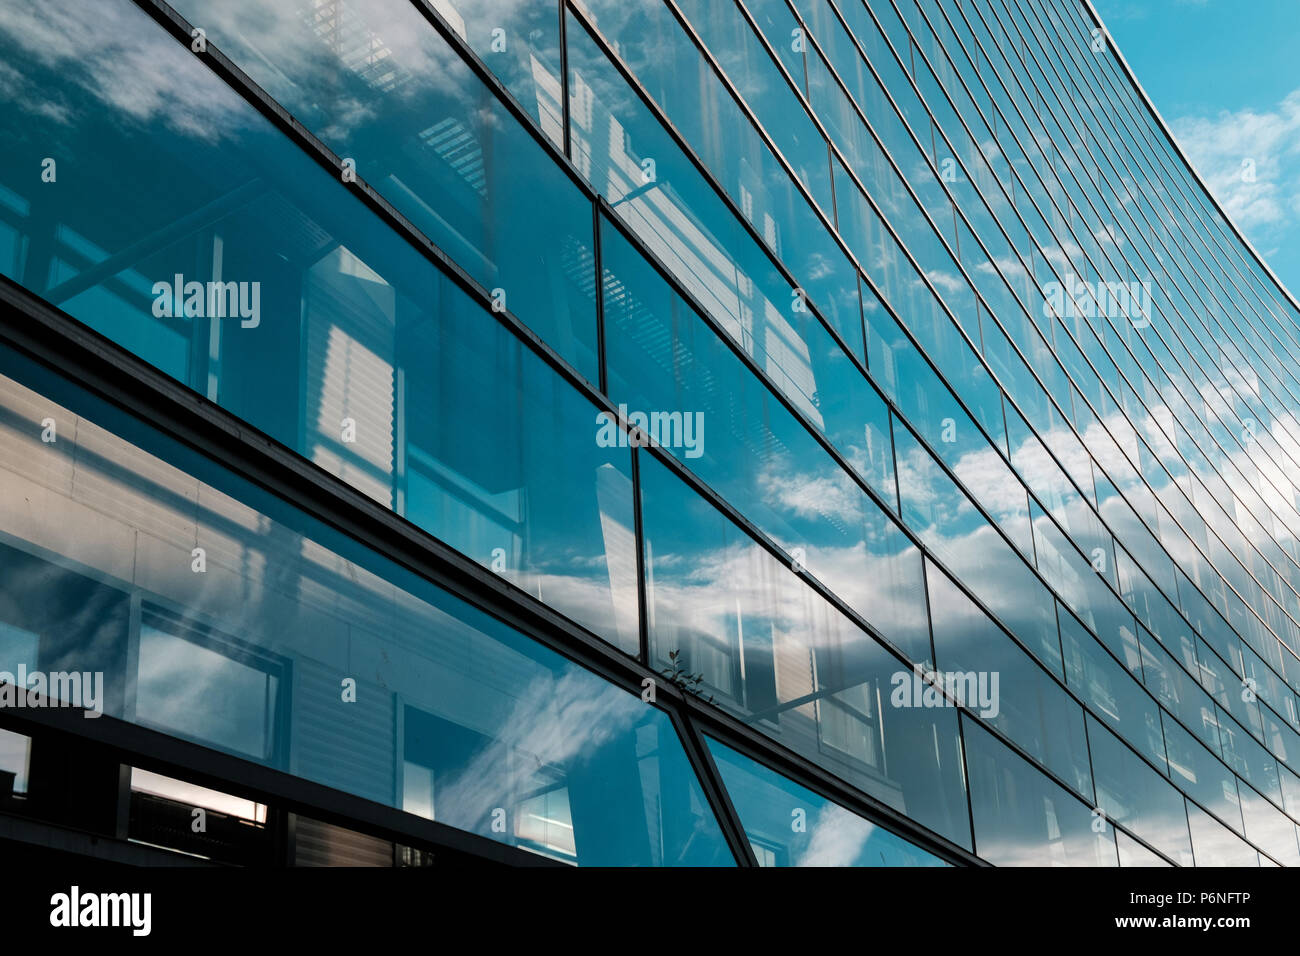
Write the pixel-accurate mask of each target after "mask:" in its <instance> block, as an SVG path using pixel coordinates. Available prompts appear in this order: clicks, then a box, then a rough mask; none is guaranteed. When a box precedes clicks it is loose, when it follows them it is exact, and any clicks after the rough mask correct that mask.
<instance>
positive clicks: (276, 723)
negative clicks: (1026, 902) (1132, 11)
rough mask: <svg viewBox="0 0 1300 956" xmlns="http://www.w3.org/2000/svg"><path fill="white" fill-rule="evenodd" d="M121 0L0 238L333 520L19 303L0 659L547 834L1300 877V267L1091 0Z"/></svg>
mask: <svg viewBox="0 0 1300 956" xmlns="http://www.w3.org/2000/svg"><path fill="white" fill-rule="evenodd" d="M101 7H102V9H99V10H97V12H96V19H95V21H94V22H93V23H92V22H90V21H89V20H88V19H87V16H86V14H85V12H84V10H83V9H82V7H81V5H79V4H77V3H75V2H72V0H48V2H46V3H43V4H41V5H39V6H32V5H29V4H26V3H21V2H18V0H0V138H2V139H3V141H4V143H5V144H6V149H5V150H4V151H3V152H2V153H0V276H3V280H0V281H3V282H4V283H5V289H6V291H7V292H8V293H11V294H12V296H16V297H18V298H22V297H26V301H29V302H31V303H33V304H34V305H33V307H35V306H36V305H40V306H41V307H45V306H52V307H55V308H56V309H58V310H60V311H61V312H62V313H63V314H65V315H66V317H68V318H69V319H70V320H72V321H71V322H68V323H67V327H68V328H69V329H76V330H84V329H89V330H93V332H94V333H95V334H96V335H97V336H99V337H102V338H100V339H95V341H98V342H99V343H100V347H101V349H103V350H105V351H106V352H107V353H108V354H111V355H114V356H116V357H117V360H119V361H120V362H124V363H125V365H124V367H138V368H141V369H143V368H145V367H146V366H147V367H149V368H151V369H153V370H156V371H158V372H161V373H163V374H164V375H165V376H168V377H169V378H170V380H172V381H173V382H174V383H178V384H179V385H181V386H184V388H185V389H187V390H188V391H186V392H184V394H185V395H187V396H190V399H192V400H193V401H195V402H198V401H199V400H200V399H201V400H202V402H203V407H204V408H209V409H211V410H212V414H213V415H215V416H218V417H219V418H220V419H221V420H222V421H225V422H227V423H228V429H227V430H228V431H231V432H237V433H238V434H239V435H240V441H242V442H243V445H241V446H239V447H241V448H244V449H245V450H246V453H247V455H248V456H249V457H250V460H251V459H252V458H255V457H256V456H258V455H260V454H263V453H264V452H265V449H266V448H268V447H273V448H274V449H277V450H279V451H282V452H284V453H285V455H286V457H287V459H288V460H290V461H291V462H293V463H295V464H294V467H298V468H300V469H301V470H302V473H303V474H304V475H308V474H310V475H311V476H313V480H314V481H320V482H324V483H325V484H326V486H327V487H330V488H334V489H335V490H336V491H337V493H338V494H339V495H340V496H341V497H340V499H339V500H340V501H343V502H352V505H347V504H340V505H338V506H337V507H338V508H340V509H342V510H340V511H338V512H335V513H332V514H331V513H326V511H328V510H329V509H328V507H327V506H325V505H319V504H314V503H312V504H309V503H306V502H302V501H297V500H286V496H285V495H283V494H280V493H277V492H275V491H274V490H268V489H266V488H262V487H259V486H257V484H256V483H255V482H252V481H250V480H249V479H248V477H247V476H246V475H245V474H243V472H244V471H245V470H247V469H251V468H252V465H245V464H244V463H243V462H242V461H241V457H240V456H241V455H242V454H243V452H240V453H239V454H237V455H234V456H233V457H232V456H231V454H230V453H228V452H227V453H218V452H217V450H216V447H215V445H214V446H213V448H204V447H202V446H203V442H202V441H199V442H197V445H198V447H190V446H188V445H187V446H184V447H182V445H181V444H178V443H176V442H175V441H174V440H173V438H171V437H168V435H166V434H165V431H166V430H165V429H163V428H161V426H158V427H155V424H154V423H153V422H152V419H151V416H150V410H149V409H148V408H142V407H132V405H131V403H130V401H128V400H125V399H122V400H116V399H115V400H113V401H106V400H104V399H102V398H101V397H97V396H96V395H94V394H92V392H91V391H90V390H88V389H86V388H85V387H83V386H82V385H81V384H80V383H78V382H77V381H76V376H75V375H73V374H71V373H68V372H66V371H61V370H59V369H51V368H48V367H46V366H47V365H48V364H49V363H45V364H41V363H39V362H36V361H32V360H30V359H29V358H27V357H23V356H21V355H20V354H19V351H21V350H19V349H17V348H15V347H12V346H13V341H14V336H12V335H9V334H8V333H5V336H4V337H5V340H6V343H7V344H4V346H3V348H0V412H3V414H2V415H0V427H2V428H3V429H4V430H5V432H6V438H5V440H4V442H3V443H0V447H3V448H4V449H6V451H5V454H6V458H5V460H4V461H3V462H0V466H2V467H3V469H4V470H3V473H2V474H3V477H0V481H3V482H4V483H5V485H6V490H5V492H4V495H3V496H0V500H2V501H3V506H4V512H3V514H2V515H0V552H2V553H0V563H2V564H3V565H4V566H5V570H6V574H5V575H4V579H5V581H7V582H9V583H7V584H6V585H4V586H3V589H0V672H6V673H10V674H16V673H17V672H18V667H19V666H20V665H21V666H22V667H23V668H25V669H26V670H27V671H43V672H54V671H59V670H69V671H78V672H87V673H91V672H93V673H99V674H101V675H102V677H103V680H104V696H103V699H102V701H101V703H102V711H103V713H104V714H105V715H106V716H107V717H109V718H112V720H113V721H119V722H121V723H123V724H126V725H131V726H135V727H142V728H148V729H150V730H153V731H157V732H160V733H162V734H165V735H168V736H171V737H175V738H177V739H179V740H183V741H187V742H189V743H191V744H196V745H198V746H199V748H200V749H201V750H212V751H215V752H219V753H221V754H224V755H227V756H231V757H236V758H238V759H239V760H242V761H246V762H248V763H250V764H253V765H257V766H258V767H260V768H265V769H269V770H274V771H277V772H278V773H280V774H283V775H284V776H285V777H286V778H301V779H303V780H307V781H311V782H313V783H315V784H319V785H322V786H324V787H327V788H330V789H331V790H334V791H339V792H341V793H343V794H347V795H349V796H351V797H356V798H362V799H364V800H367V801H372V802H374V803H376V804H379V805H382V806H383V807H385V808H388V809H390V810H395V811H401V813H402V814H405V815H409V817H411V818H420V819H423V820H432V821H435V822H437V823H439V824H442V825H445V826H446V827H449V828H451V829H453V830H456V831H460V832H464V833H467V834H474V835H477V836H479V837H482V838H484V839H485V840H487V841H491V842H493V843H496V844H504V845H506V846H508V847H513V848H517V849H522V850H524V851H527V852H530V853H533V854H537V855H539V856H542V857H546V858H548V859H550V860H553V861H558V862H562V863H577V864H614V865H649V864H655V865H721V864H726V865H730V864H735V863H741V864H755V863H757V864H762V865H800V864H803V865H832V864H836V865H875V866H880V865H890V866H893V865H935V864H944V863H956V864H972V863H976V864H977V863H980V862H986V863H990V864H994V865H1018V864H1019V865H1043V864H1048V865H1071V866H1152V865H1178V866H1191V865H1197V866H1203V865H1241V864H1243V863H1245V864H1248V865H1256V864H1258V865H1271V864H1282V865H1291V864H1300V706H1298V705H1297V695H1300V497H1298V496H1297V491H1298V489H1300V417H1298V416H1297V412H1298V411H1300V375H1298V373H1297V371H1296V370H1297V369H1298V368H1300V362H1297V361H1296V359H1297V357H1300V307H1298V306H1297V304H1296V302H1295V301H1294V300H1293V299H1292V298H1291V296H1290V295H1289V294H1288V293H1287V292H1286V291H1285V290H1284V289H1283V288H1281V287H1280V285H1279V284H1278V283H1277V281H1276V279H1275V278H1274V277H1273V276H1272V274H1271V273H1270V272H1269V271H1268V269H1267V267H1266V266H1264V265H1263V263H1262V262H1261V261H1260V260H1259V259H1258V257H1257V256H1256V255H1255V253H1254V251H1253V250H1252V249H1251V248H1250V247H1249V245H1248V244H1247V243H1246V242H1245V241H1244V240H1243V239H1242V238H1241V236H1240V235H1239V234H1238V232H1237V231H1236V229H1235V227H1234V226H1233V225H1232V224H1231V223H1230V222H1229V221H1228V220H1227V218H1226V217H1225V215H1224V213H1223V212H1222V210H1221V209H1220V208H1219V207H1218V206H1217V205H1216V203H1215V202H1214V201H1213V199H1212V198H1211V197H1210V196H1209V195H1208V193H1207V191H1206V189H1205V187H1204V185H1203V184H1202V183H1201V181H1200V180H1199V179H1198V178H1197V176H1196V175H1195V174H1194V173H1193V172H1192V171H1191V169H1190V167H1189V165H1188V163H1187V162H1186V160H1185V159H1184V157H1183V156H1182V155H1181V153H1179V151H1178V150H1177V148H1176V146H1175V145H1174V144H1173V142H1172V140H1171V138H1170V137H1169V135H1168V133H1167V131H1166V130H1165V128H1164V126H1163V125H1162V123H1161V121H1160V119H1159V118H1158V116H1156V114H1155V113H1154V111H1153V109H1152V108H1151V106H1150V104H1149V103H1148V102H1147V101H1146V99H1145V97H1144V96H1143V95H1142V94H1141V92H1140V90H1139V89H1138V87H1137V86H1136V84H1135V82H1134V80H1133V78H1132V77H1131V75H1130V74H1129V72H1128V70H1127V67H1126V66H1125V65H1124V63H1123V61H1122V59H1121V58H1120V57H1119V55H1118V53H1117V51H1116V50H1115V49H1113V47H1112V45H1111V43H1110V39H1109V37H1108V35H1107V34H1106V32H1105V29H1104V27H1103V26H1102V25H1101V24H1100V23H1099V21H1098V19H1097V17H1096V14H1095V11H1093V9H1092V7H1091V5H1090V4H1089V3H1088V2H1087V0H1083V2H1081V3H1075V2H1070V3H1053V2H1049V0H961V2H949V3H939V2H934V0H873V2H871V3H866V2H864V0H710V2H704V0H638V2H627V0H546V2H542V0H500V2H494V3H481V2H473V0H365V2H363V0H277V2H272V0H173V3H172V5H171V6H166V5H164V4H162V3H160V2H155V0H104V2H103V4H101ZM5 321H6V322H7V323H10V324H11V325H13V326H14V327H15V328H16V327H17V326H18V325H20V324H21V315H20V314H19V313H18V312H15V315H14V316H11V317H7V318H6V319H5ZM132 363H139V364H138V365H135V366H133V365H132ZM51 423H52V425H51ZM200 430H201V429H200ZM191 444H194V443H191ZM277 453H278V452H277ZM331 507H332V506H331ZM349 508H351V509H352V510H353V511H355V512H356V514H358V515H359V514H362V513H364V514H365V515H373V514H374V513H379V514H381V515H382V516H383V517H384V519H386V520H390V521H391V522H392V523H393V526H394V527H400V528H402V529H404V530H403V533H404V534H406V535H408V536H409V537H410V539H411V540H413V541H416V542H423V545H419V546H421V547H425V549H426V550H427V551H428V554H429V555H430V557H429V560H430V561H433V562H434V563H435V564H436V563H438V562H442V563H443V564H446V565H448V566H449V567H454V568H455V569H456V573H457V574H460V575H461V579H462V580H463V582H471V583H463V584H462V586H461V587H462V589H463V593H461V591H459V590H458V588H457V586H453V585H447V584H445V583H434V582H432V581H430V580H428V579H427V577H426V576H422V575H421V574H420V573H417V572H416V571H414V570H412V569H411V568H410V567H407V566H405V564H404V562H402V561H399V560H398V559H397V556H396V555H393V554H386V553H385V546H384V545H383V543H382V542H376V541H371V540H364V539H359V536H358V535H357V534H355V533H353V532H349V531H346V530H340V529H341V528H344V527H346V526H347V525H348V521H349V513H350V512H349ZM321 509H325V510H321ZM367 520H370V519H369V518H368V519H367ZM74 528H75V533H72V532H71V531H70V529H74ZM199 565H202V568H200V567H199ZM473 582H477V583H473ZM517 615H518V616H522V620H515V617H516V616H517ZM542 620H544V621H546V622H549V623H547V624H546V626H542V625H540V624H535V623H534V624H530V623H528V622H530V621H533V622H535V621H542ZM3 680H4V677H3V673H0V682H2V681H3ZM349 682H351V684H350V689H351V692H352V697H351V699H350V700H349V699H347V698H348V692H349ZM340 688H342V693H340ZM3 716H4V711H3V708H0V717H3ZM3 733H4V734H5V735H7V736H5V737H0V761H7V763H0V770H2V771H5V772H7V773H11V774H12V775H13V781H12V783H11V788H12V789H13V793H14V797H13V798H11V799H16V798H18V797H21V796H22V795H23V794H24V793H25V788H27V787H28V786H29V783H30V782H31V781H32V780H35V771H34V770H33V769H31V768H29V765H28V762H27V758H26V756H24V755H25V754H26V753H27V751H26V750H24V749H23V748H22V747H21V746H19V744H18V743H14V742H12V741H9V740H8V737H13V736H14V732H11V731H9V730H4V731H3ZM195 752H199V751H195ZM10 763H12V764H13V767H10V766H9V764H10ZM35 766H36V765H35V764H32V767H35ZM182 769H183V768H182ZM277 779H278V778H277ZM235 789H238V788H237V787H236V788H235ZM394 819H395V820H397V821H398V822H397V823H393V824H392V825H393V826H399V824H400V819H401V818H400V817H395V818H394Z"/></svg>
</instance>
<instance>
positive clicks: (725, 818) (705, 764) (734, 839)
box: [670, 709, 758, 866]
mask: <svg viewBox="0 0 1300 956" xmlns="http://www.w3.org/2000/svg"><path fill="white" fill-rule="evenodd" d="M670 715H671V717H672V721H673V727H674V728H675V729H676V731H677V736H678V738H680V740H681V745H682V750H683V751H684V752H685V754H686V759H687V761H689V762H690V765H691V769H692V770H693V771H694V772H695V777H696V779H697V780H698V781H699V784H700V788H701V789H702V790H703V791H704V799H705V800H706V801H707V802H708V804H709V807H710V808H711V809H712V811H713V815H714V817H715V818H716V819H717V821H718V826H719V828H721V830H722V835H723V837H724V838H725V839H726V841H727V846H728V847H729V848H730V850H731V853H732V855H733V856H734V857H735V858H736V864H737V865H738V866H758V859H757V858H756V857H755V856H754V848H753V847H752V846H750V843H749V837H748V836H747V835H746V833H745V825H744V821H742V820H741V819H740V815H739V814H738V813H737V812H736V807H735V805H734V804H732V802H731V795H730V794H728V793H727V788H726V785H725V784H724V783H723V782H722V775H721V774H719V773H718V768H717V766H716V765H715V764H714V763H713V757H712V756H711V755H710V754H709V750H708V747H707V746H705V744H704V742H703V741H702V740H700V738H699V735H698V734H697V733H696V731H695V727H694V726H693V725H692V724H691V722H690V719H689V718H688V717H687V716H686V714H685V713H682V712H681V711H678V710H676V709H674V710H673V711H672V712H671V714H670Z"/></svg>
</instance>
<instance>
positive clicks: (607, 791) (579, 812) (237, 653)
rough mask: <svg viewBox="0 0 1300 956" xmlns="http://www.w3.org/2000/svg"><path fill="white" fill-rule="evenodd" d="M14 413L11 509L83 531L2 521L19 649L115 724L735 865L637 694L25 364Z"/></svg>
mask: <svg viewBox="0 0 1300 956" xmlns="http://www.w3.org/2000/svg"><path fill="white" fill-rule="evenodd" d="M0 407H2V408H3V416H0V417H2V419H3V422H4V424H3V426H2V427H0V482H2V483H3V487H4V488H5V489H6V493H5V495H4V498H3V500H4V501H6V502H13V501H22V500H27V501H36V500H40V501H43V502H47V503H48V506H49V507H52V508H57V509H58V511H59V513H60V514H62V515H65V516H66V517H67V518H68V523H66V524H65V523H63V522H37V523H32V522H29V521H26V520H25V519H24V518H23V517H22V514H21V512H20V511H15V510H13V509H9V508H6V509H4V511H3V513H2V514H0V532H3V537H4V542H3V544H0V574H3V577H4V579H5V580H7V581H15V580H21V581H23V582H25V583H24V586H23V587H21V588H14V589H9V590H7V591H6V593H5V599H4V601H3V603H0V616H2V617H3V622H4V631H3V633H4V634H6V635H8V636H9V637H7V638H6V641H5V644H4V646H5V647H12V646H16V645H17V643H18V642H17V640H16V639H14V638H12V635H13V634H15V633H18V634H24V633H25V634H31V635H34V636H37V643H36V648H35V650H36V654H37V660H38V661H39V662H40V663H41V666H42V667H45V668H48V669H51V670H60V671H77V672H91V673H96V672H97V673H100V674H102V675H103V678H102V683H103V686H102V693H101V699H100V700H99V705H100V706H101V707H102V710H103V713H105V714H108V715H111V716H112V717H116V718H119V719H121V720H125V721H130V722H134V723H138V724H141V725H144V726H147V727H150V728H152V729H155V730H158V731H161V732H163V733H166V734H170V735H173V736H176V737H180V738H184V739H186V740H190V741H193V742H195V743H198V744H201V745H203V746H205V747H208V748H211V749H214V750H219V751H223V752H226V753H230V754H233V755H236V756H238V757H241V758H244V759H246V760H250V761H253V762H255V763H258V764H261V765H264V766H269V767H274V768H277V769H279V770H283V771H286V772H291V773H293V774H296V775H298V776H301V777H304V778H306V779H308V780H311V781H313V782H315V783H319V784H323V785H326V786H329V787H333V788H335V789H338V790H342V791H344V792H346V793H349V794H354V795H356V796H360V797H364V798H366V799H368V800H373V801H377V802H379V803H382V804H384V805H386V806H390V807H397V808H399V809H402V810H405V811H407V812H409V813H414V814H417V815H420V816H424V817H427V818H429V819H433V820H437V821H440V822H443V823H446V824H448V825H450V826H453V827H456V828H458V829H461V830H465V831H468V832H471V833H477V834H480V835H482V836H484V837H487V838H489V839H493V840H497V841H499V842H502V843H506V844H509V845H512V846H517V847H521V848H524V849H526V850H529V851H531V852H535V853H538V854H541V855H544V856H547V857H551V858H553V859H556V860H559V861H561V862H565V863H577V864H584V865H730V864H732V862H733V859H732V856H731V853H730V851H729V850H728V848H727V845H726V842H725V840H724V839H723V836H722V832H721V830H720V828H719V826H718V824H717V822H716V820H715V818H714V816H713V813H712V811H711V809H710V807H709V805H708V803H707V801H706V800H705V798H704V794H703V791H702V788H701V787H700V785H699V783H698V782H697V780H696V778H695V775H694V773H693V771H692V768H691V766H690V763H689V761H688V759H687V757H686V754H685V752H684V750H683V748H682V745H681V743H680V741H679V739H678V736H677V733H676V731H675V730H674V728H673V724H672V721H671V720H670V718H669V717H668V715H667V714H665V713H664V712H663V711H661V710H659V709H657V708H656V707H654V706H651V705H649V704H647V703H645V702H643V701H642V700H641V698H640V697H639V696H638V695H637V694H635V693H632V692H629V691H627V690H624V689H622V688H619V687H616V686H614V685H612V684H609V683H607V682H605V681H604V680H602V679H601V678H598V677H596V676H595V675H594V674H592V673H590V672H589V671H587V670H584V669H583V668H581V667H579V666H577V665H575V664H574V663H573V662H571V661H570V660H568V659H567V658H565V657H562V656H561V655H559V654H557V653H556V652H554V651H552V650H549V649H548V648H546V647H544V646H542V645H541V644H539V643H537V642H536V641H534V640H532V639H531V638H529V637H527V636H525V635H524V634H523V633H520V632H519V631H516V630H514V629H513V628H511V627H509V626H507V625H506V624H504V623H502V622H501V621H500V620H498V619H496V618H494V617H491V616H489V615H488V614H486V613H484V612H483V611H480V610H478V609H477V608H475V607H472V606H471V605H469V604H467V603H465V602H464V601H463V600H461V599H459V598H456V597H453V596H452V595H450V594H449V593H447V592H446V591H444V590H441V589H440V588H437V587H435V586H433V585H432V584H430V583H428V582H427V581H425V580H423V579H421V578H418V577H416V576H415V575H414V574H412V573H411V572H409V571H407V570H405V569H403V568H401V567H399V566H398V565H397V564H395V563H394V562H392V561H390V560H388V559H387V558H383V557H380V556H379V555H378V554H377V553H376V552H374V551H372V550H370V549H369V548H367V547H363V546H362V545H360V544H358V543H357V542H355V541H353V540H351V539H349V538H345V537H344V536H342V535H341V534H340V533H339V532H337V531H336V530H333V529H332V528H331V527H329V526H327V525H325V524H324V523H322V522H320V521H318V520H316V519H314V518H310V517H308V516H307V515H305V514H304V513H303V512H301V511H299V510H298V509H297V508H295V507H294V506H292V505H290V504H288V503H286V502H285V501H283V500H281V499H279V498H275V497H272V496H271V495H270V494H268V493H267V492H265V491H263V490H261V489H260V488H258V487H256V486H254V485H253V484H252V483H251V482H249V481H248V480H246V479H243V478H240V477H236V476H235V475H234V474H233V473H232V472H231V471H230V470H228V469H227V468H225V467H224V466H222V465H220V464H217V463H215V462H214V461H212V460H211V459H208V458H205V457H202V456H201V455H200V454H199V453H197V452H195V451H192V450H191V449H189V448H188V447H187V446H182V445H180V444H179V443H177V442H175V441H173V440H171V439H169V438H164V437H162V436H161V435H160V434H159V433H158V432H157V431H155V430H154V429H153V427H152V426H150V425H146V424H144V423H142V422H141V421H140V420H138V419H135V418H131V417H128V416H127V415H125V414H123V413H122V412H120V411H118V410H117V409H116V408H115V407H112V406H109V405H108V404H107V403H105V402H103V401H101V400H98V399H94V398H91V397H89V396H88V395H87V394H86V393H85V392H84V391H82V390H80V389H79V388H78V387H75V386H73V385H71V384H69V383H68V382H67V381H66V380H64V379H62V378H60V377H59V376H57V375H56V374H54V373H51V372H48V371H46V370H44V369H40V368H37V367H35V366H33V365H31V364H30V363H28V362H27V361H26V360H23V359H19V358H17V357H16V356H15V355H14V354H13V353H11V352H9V351H7V350H6V351H0ZM34 413H35V417H33V414H34ZM43 418H49V419H51V420H52V421H53V422H54V423H55V427H56V428H57V429H58V435H59V438H58V440H57V441H55V442H48V443H47V442H42V441H41V437H40V436H41V431H42V428H43V426H42V424H41V422H42V419H43ZM74 468H75V470H76V472H77V475H78V478H77V480H76V482H69V481H67V480H65V479H66V476H68V475H70V474H71V472H72V471H73V470H74ZM71 528H75V529H76V531H75V533H72V534H69V533H67V532H68V530H69V529H71Z"/></svg>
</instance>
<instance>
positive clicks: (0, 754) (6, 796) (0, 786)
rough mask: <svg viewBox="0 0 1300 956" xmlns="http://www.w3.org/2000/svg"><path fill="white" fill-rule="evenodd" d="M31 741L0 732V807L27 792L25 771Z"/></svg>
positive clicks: (14, 734) (29, 760) (20, 735)
mask: <svg viewBox="0 0 1300 956" xmlns="http://www.w3.org/2000/svg"><path fill="white" fill-rule="evenodd" d="M31 757H32V740H31V738H30V737H25V736H23V735H22V734H16V733H14V732H13V731H10V730H0V806H4V801H6V800H10V799H12V798H13V797H14V796H16V795H22V794H25V793H26V792H27V771H28V765H29V763H30V762H31Z"/></svg>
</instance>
